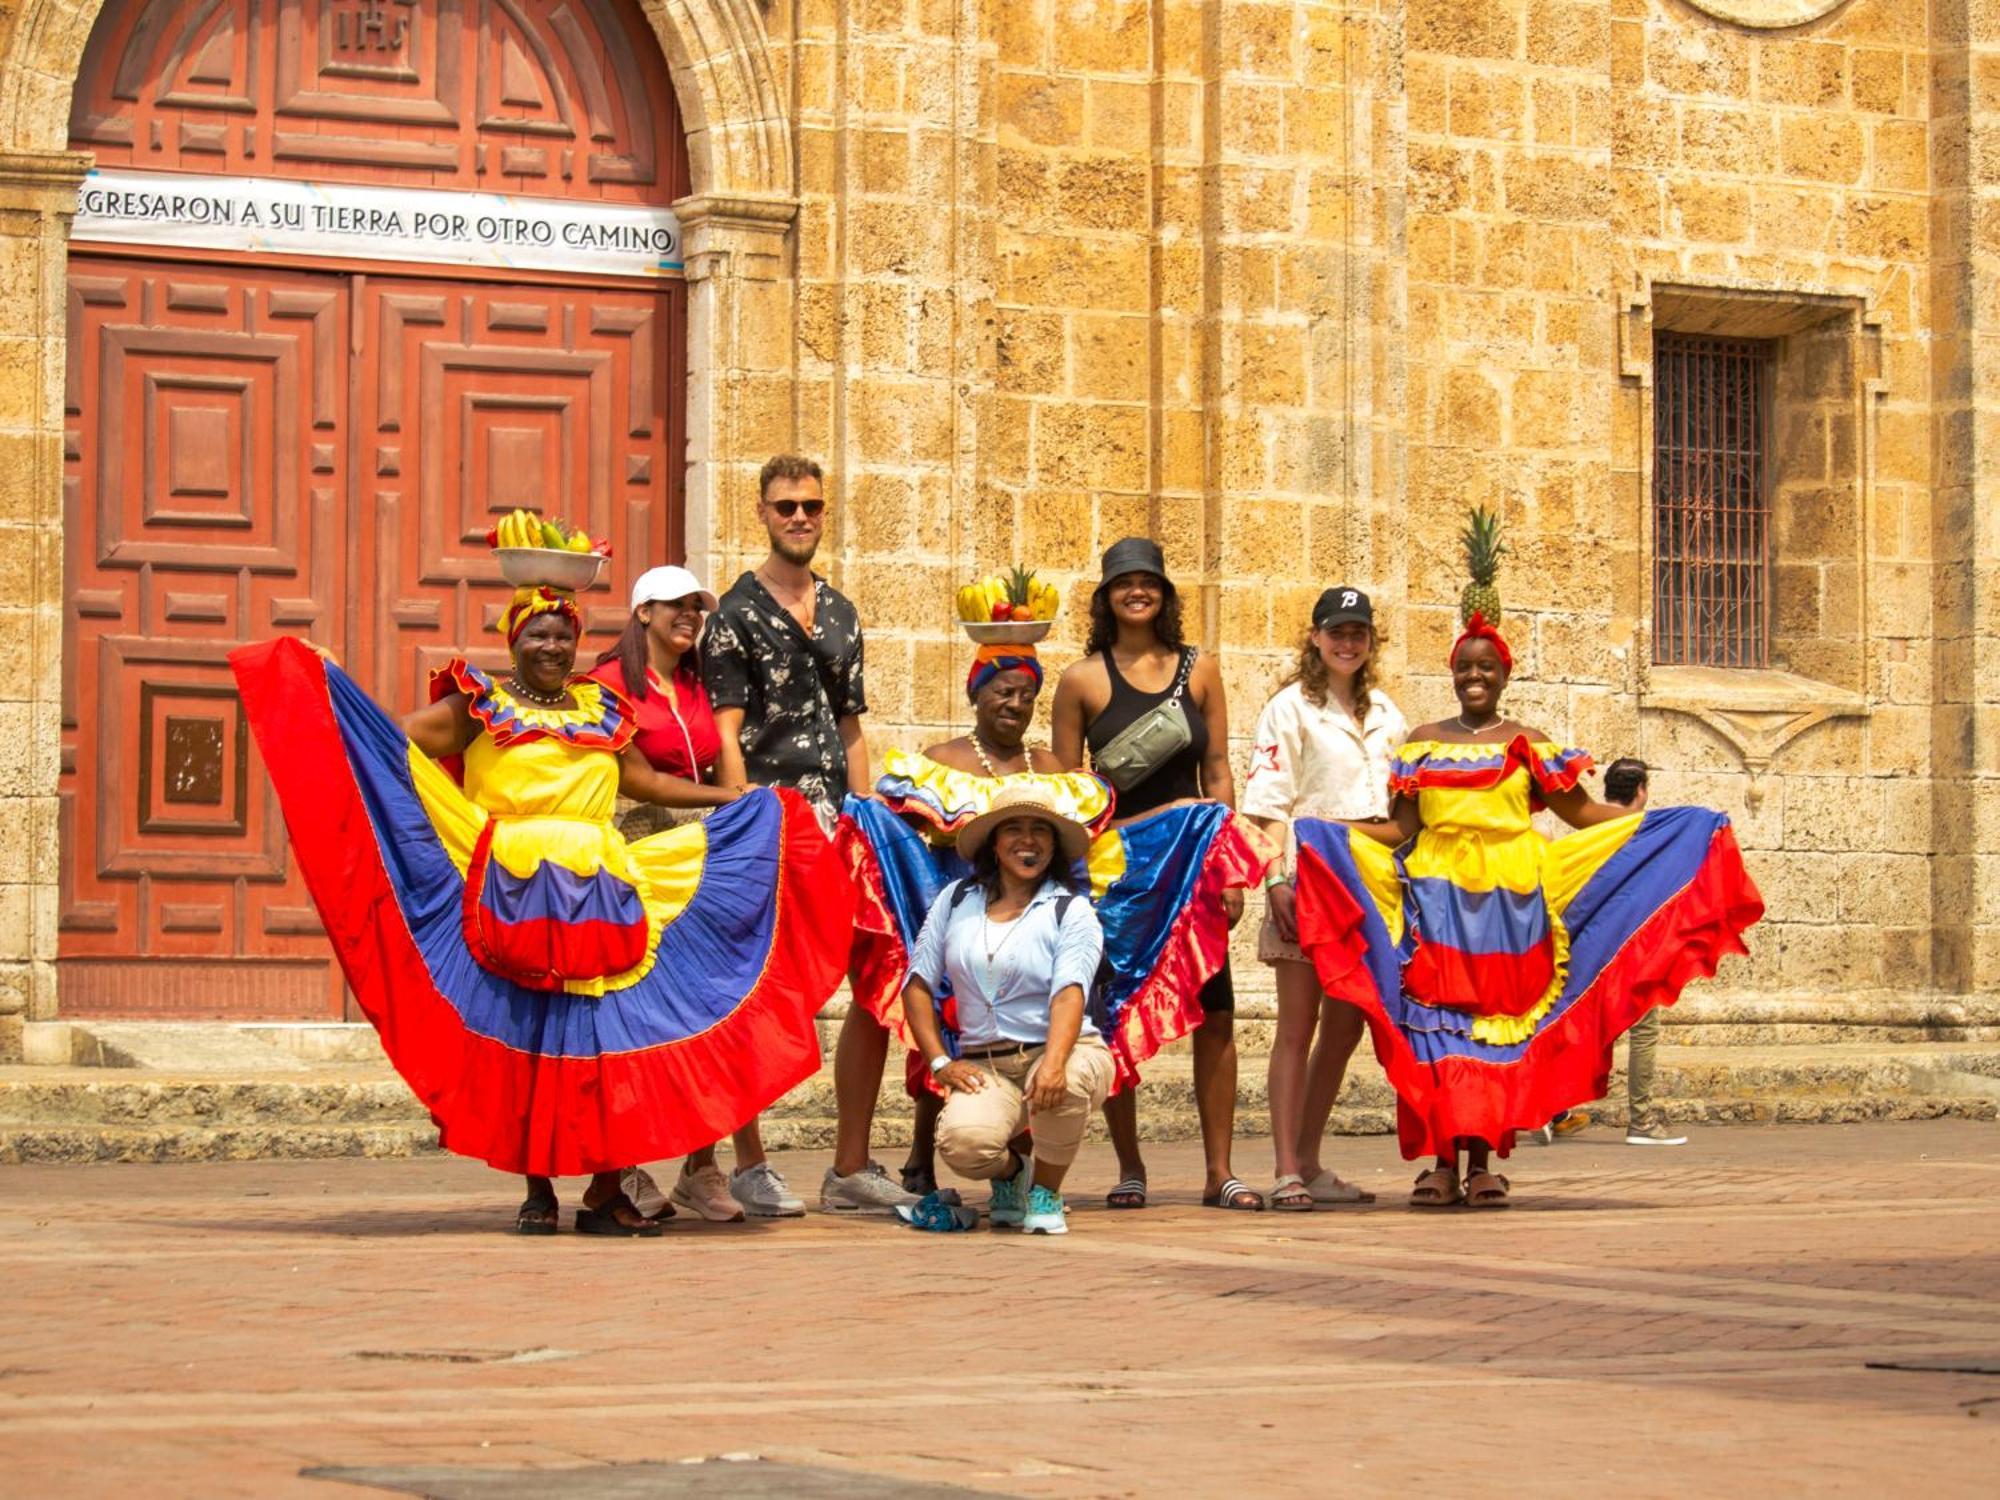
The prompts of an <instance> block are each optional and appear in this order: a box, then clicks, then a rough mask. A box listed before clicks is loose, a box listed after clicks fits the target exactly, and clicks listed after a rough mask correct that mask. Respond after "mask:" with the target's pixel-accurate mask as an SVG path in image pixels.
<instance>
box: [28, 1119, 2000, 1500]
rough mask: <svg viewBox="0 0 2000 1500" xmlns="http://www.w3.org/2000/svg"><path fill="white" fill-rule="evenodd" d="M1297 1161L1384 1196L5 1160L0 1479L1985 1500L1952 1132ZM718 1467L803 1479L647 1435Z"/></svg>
mask: <svg viewBox="0 0 2000 1500" xmlns="http://www.w3.org/2000/svg"><path fill="white" fill-rule="evenodd" d="M1339 1145H1340V1148H1341V1151H1340V1160H1341V1163H1342V1165H1343V1167H1344V1168H1346V1169H1348V1170H1349V1172H1350V1175H1358V1176H1360V1177H1362V1178H1363V1180H1365V1181H1366V1182H1368V1183H1369V1184H1370V1185H1371V1186H1374V1187H1375V1188H1377V1189H1378V1190H1379V1191H1380V1192H1381V1193H1382V1194H1383V1198H1384V1202H1383V1204H1382V1205H1379V1206H1377V1207H1375V1208H1373V1209H1366V1210H1342V1211H1338V1212H1323V1213H1318V1214H1314V1215H1312V1216H1310V1217H1293V1216H1280V1215H1276V1214H1264V1215H1261V1216H1250V1215H1235V1216H1229V1217H1224V1216H1223V1215H1221V1214H1217V1213H1213V1212H1209V1211H1205V1210H1202V1209H1199V1208H1197V1207H1196V1206H1195V1204H1194V1197H1193V1191H1192V1189H1193V1185H1194V1178H1195V1166H1196V1157H1195V1155H1194V1152H1193V1149H1192V1148H1191V1147H1190V1146H1186V1145H1179V1146H1165V1147H1156V1148H1154V1151H1153V1171H1154V1176H1155V1179H1156V1181H1157V1182H1158V1183H1159V1184H1161V1185H1162V1186H1163V1187H1164V1188H1165V1191H1164V1193H1162V1194H1161V1195H1160V1198H1161V1200H1162V1201H1158V1203H1157V1206H1156V1207H1154V1208H1153V1209H1151V1210H1149V1211H1147V1212H1145V1213H1139V1214H1111V1213H1107V1212H1104V1211H1102V1210H1096V1209H1091V1208H1090V1207H1088V1205H1087V1204H1086V1205H1085V1207H1084V1209H1083V1211H1080V1212H1077V1213H1075V1214H1074V1215H1073V1226H1074V1227H1073V1230H1072V1233H1071V1234H1070V1236H1069V1237H1068V1239H1067V1240H1063V1241H1051V1240H1035V1241H1027V1242H1024V1241H1022V1240H1020V1239H1017V1238H1014V1237H1011V1236H1003V1235H1000V1234H993V1233H989V1232H986V1231H984V1230H982V1231H981V1232H979V1233H977V1234H971V1235H961V1236H950V1237H947V1236H919V1235H917V1234H915V1233H912V1232H910V1231H907V1230H903V1229H900V1228H897V1227H894V1226H890V1225H884V1224H880V1223H872V1224H863V1223H853V1222H835V1221H832V1220H829V1219H827V1218H824V1217H822V1216H820V1215H818V1214H814V1215H812V1216H810V1217H808V1218H807V1219H806V1220H805V1221H803V1222H792V1223H789V1224H782V1225H776V1226H769V1227H748V1228H735V1227H716V1226H698V1225H691V1224H688V1223H686V1222H685V1221H680V1222H677V1223H675V1224H674V1225H672V1226H670V1228H669V1233H668V1235H667V1236H666V1238H665V1239H664V1240H663V1241H652V1242H646V1241H629V1242H614V1241H602V1240H589V1239H580V1238H577V1237H575V1236H572V1235H569V1234H567V1233H565V1234H564V1235H563V1236H562V1237H561V1238H559V1239H556V1240H542V1241H535V1240H522V1239H517V1238H514V1237H512V1236H510V1235H506V1234H502V1233H499V1232H498V1230H499V1227H500V1226H501V1225H502V1224H503V1223H504V1222H505V1220H506V1218H507V1216H508V1215H509V1213H510V1212H511V1210H512V1208H513V1205H514V1202H515V1201H516V1196H517V1195H516V1194H515V1192H514V1190H513V1187H512V1185H510V1184H509V1183H508V1182H506V1181H505V1180H504V1179H501V1178H499V1177H498V1176H496V1175H494V1174H491V1173H489V1172H486V1171H485V1170H484V1169H482V1168H479V1167H477V1166H473V1165H470V1164H467V1163H464V1162H461V1161H457V1160H452V1159H443V1158H430V1159H425V1160H419V1161H360V1160H356V1161H348V1160H342V1161H333V1162H281V1163H254V1164H242V1165H215V1166H160V1167H149V1166H123V1167H80V1168H69V1167H46V1168H19V1167H16V1168H8V1169H5V1170H4V1171H0V1196H3V1197H4V1200H5V1206H6V1211H5V1213H4V1215H0V1260H4V1263H5V1277H6V1281H7V1297H8V1301H9V1303H10V1305H11V1307H12V1309H13V1314H12V1319H11V1332H12V1334H13V1337H12V1338H11V1339H10V1341H9V1344H8V1347H7V1348H6V1349H5V1350H4V1351H0V1465H4V1468H0V1474H4V1475H5V1476H6V1477H5V1479H4V1480H0V1490H4V1491H5V1492H6V1493H8V1494H11V1495H18V1496H22V1497H28V1496H35V1497H41V1496H59V1495H62V1496H67V1495H87V1496H96V1495H112V1494H117V1495H127V1496H146V1497H151V1496H183V1495H185V1496H201V1497H222V1496H236V1495H242V1496H258V1497H267V1496H291V1495H299V1496H317V1497H321V1500H337V1497H339V1496H340V1495H342V1494H352V1495H355V1496H357V1497H358V1496H363V1495H367V1494H375V1493H382V1491H380V1490H376V1489H358V1488H351V1487H349V1486H348V1485H347V1484H345V1483H342V1482H339V1481H337V1480H328V1479H322V1478H309V1477H303V1476H302V1471H304V1470H309V1469H313V1468H315V1467H319V1466H334V1467H346V1468H362V1469H369V1470H374V1471H377V1472H376V1476H375V1477H377V1478H380V1479H385V1480H394V1479H395V1478H396V1477H397V1474H396V1472H395V1471H407V1470H414V1469H423V1470H427V1471H438V1470H446V1471H450V1470H462V1471H475V1470H477V1471H486V1472H484V1473H483V1474H481V1473H471V1474H460V1475H458V1476H457V1477H452V1476H451V1475H449V1474H447V1475H443V1476H438V1475H437V1474H435V1473H433V1477H432V1478H431V1479H429V1480H427V1481H423V1482H418V1481H417V1480H416V1479H413V1478H411V1477H410V1476H409V1475H407V1474H405V1475H404V1476H403V1478H404V1479H405V1481H406V1483H405V1484H404V1488H403V1489H402V1491H401V1492H403V1493H417V1494H426V1495H431V1494H435V1495H440V1496H451V1497H456V1496H460V1495H464V1496H468V1497H470V1496H478V1495H491V1496H495V1497H500V1496H507V1497H512V1496H516V1495H519V1496H528V1495H536V1494H547V1495H574V1496H580V1497H581V1496H593V1495H612V1494H616V1495H620V1496H625V1495H630V1496H652V1495H657V1496H678V1495H683V1494H689V1495H693V1494H700V1495H724V1494H746V1495H747V1494H758V1495H763V1494H788V1495H797V1496H805V1495H821V1494H827V1495H831V1494H836V1493H838V1494H852V1495H882V1496H887V1497H893V1496H898V1495H910V1494H919V1493H938V1492H939V1491H937V1490H936V1489H934V1488H933V1487H935V1486H940V1485H957V1486H962V1487H964V1488H965V1489H966V1490H969V1491H973V1492H978V1493H984V1494H993V1495H1022V1496H1086V1495H1090V1496H1096V1495H1159V1494H1171V1495H1174V1496H1176V1497H1192V1496H1205V1495H1226V1496H1239V1497H1240V1496H1251V1495H1257V1496H1262V1495H1294V1494H1331V1493H1348V1494H1405V1493H1410V1492H1412V1491H1416V1492H1420V1493H1423V1494H1425V1495H1426V1496H1443V1495H1482V1494H1494V1495H1498V1494H1514V1493H1534V1494H1542V1495H1547V1496H1550V1497H1551V1500H1556V1497H1562V1496H1567V1495H1574V1494H1584V1493H1591V1494H1616V1495H1618V1496H1620V1497H1621V1500H1630V1497H1634V1496H1644V1495H1704V1496H1707V1495H1779V1494H1802V1495H1803V1494H1811V1495H1845V1494H1856V1495H1862V1494H1866V1495H1879V1494H1881V1493H1883V1492H1884V1491H1885V1490H1887V1489H1889V1488H1890V1487H1891V1486H1893V1487H1894V1489H1895V1490H1896V1491H1897V1492H1898V1493H1902V1494H1907V1495H1911V1496H1919V1497H1922V1500H1938V1497H1944V1496H1955V1495H1972V1494H1975V1493H1982V1494H1990V1493H1991V1490H1990V1489H1988V1488H1986V1486H1987V1485H1989V1484H1990V1483H1991V1479H1992V1474H1993V1472H1994V1465H1995V1463H1996V1461H2000V1373H1995V1372H2000V1270H1997V1269H1996V1267H2000V1133H1996V1132H1995V1130H1994V1128H1993V1127H1992V1126H1991V1125H1990V1124H1976V1123H1969V1122H1961V1121H1938V1122H1932V1123H1924V1124H1883V1125H1859V1126H1822V1127H1791V1128H1786V1127H1751V1128H1739V1129H1709V1130H1704V1131H1702V1132H1701V1133H1700V1134H1699V1136H1698V1137H1697V1138H1696V1140H1695V1142H1694V1144H1693V1145H1692V1146H1690V1147H1689V1148H1687V1149H1685V1150H1680V1151H1640V1150H1634V1149H1631V1148H1627V1147H1625V1146H1623V1145H1622V1144H1619V1143H1617V1142H1616V1141H1615V1140H1614V1139H1613V1138H1612V1137H1610V1136H1609V1135H1608V1134H1607V1135H1606V1136H1604V1137H1603V1138H1602V1139H1599V1140H1592V1139H1591V1138H1589V1137H1588V1136H1586V1137H1584V1138H1583V1139H1582V1140H1580V1141H1570V1142H1563V1143H1560V1144H1558V1145H1556V1146H1555V1147H1552V1148H1548V1149H1539V1150H1538V1149H1531V1148H1523V1150H1522V1151H1521V1152H1520V1153H1519V1154H1517V1156H1516V1157H1515V1158H1514V1162H1513V1168H1512V1172H1513V1176H1514V1178H1515V1182H1516V1189H1517V1193H1518V1195H1519V1200H1520V1201H1519V1202H1518V1203H1517V1205H1516V1206H1515V1207H1514V1208H1513V1209H1511V1210H1509V1211H1507V1212H1505V1213H1502V1214H1495V1215H1474V1214H1469V1213H1465V1212H1453V1213H1447V1214H1444V1215H1439V1216H1430V1217H1426V1216H1420V1215H1418V1214H1414V1213H1411V1212H1409V1211H1407V1210H1405V1209H1404V1208H1403V1207H1401V1204H1400V1197H1401V1192H1400V1190H1401V1189H1402V1188H1403V1187H1404V1186H1405V1185H1406V1183H1407V1180H1408V1175H1409V1174H1408V1172H1407V1171H1406V1169H1405V1168H1404V1167H1403V1165H1402V1164H1401V1163H1400V1162H1399V1161H1397V1160H1396V1158H1395V1155H1394V1150H1393V1147H1392V1145H1391V1143H1390V1142H1389V1141H1388V1140H1386V1139H1381V1138H1369V1139H1364V1140H1351V1141H1342V1142H1340V1143H1339ZM1264 1150H1265V1145H1264V1143H1263V1142H1247V1143H1245V1144H1244V1146H1243V1147H1242V1151H1241V1154H1240V1155H1239V1158H1238V1162H1239V1167H1243V1166H1247V1165H1248V1164H1250V1163H1252V1162H1260V1163H1261V1161H1262V1158H1263V1153H1264ZM781 1164H782V1165H783V1166H784V1167H785V1168H786V1169H787V1170H788V1171H789V1172H790V1173H791V1175H792V1177H793V1180H794V1182H795V1183H796V1184H797V1185H798V1186H800V1187H801V1188H804V1187H807V1186H808V1185H809V1184H810V1185H813V1186H815V1187H816V1184H817V1178H818V1173H819V1171H820V1170H821V1168H822V1167H823V1166H824V1161H823V1159H822V1158H820V1157H818V1156H816V1155H810V1154H808V1155H792V1156H787V1157H785V1158H783V1159H782V1162H781ZM1110 1167H1111V1162H1110V1159H1109V1156H1108V1153H1106V1152H1105V1151H1104V1149H1103V1148H1102V1147H1096V1146H1093V1147H1090V1148H1088V1149H1087V1152H1086V1155H1085V1157H1084V1159H1083V1161H1082V1163H1081V1164H1080V1166H1079V1168H1078V1175H1077V1182H1078V1185H1079V1186H1080V1187H1085V1188H1094V1189H1098V1190H1100V1191H1101V1189H1102V1187H1103V1186H1104V1185H1105V1183H1106V1181H1107V1180H1108V1178H1109V1176H1110ZM1246 1175H1247V1174H1246ZM1258 1175H1259V1177H1260V1179H1261V1177H1262V1175H1263V1174H1261V1173H1260V1174H1258ZM565 1186H566V1187H567V1188H569V1190H570V1192H571V1193H572V1194H574V1192H575V1191H576V1190H577V1187H578V1186H579V1185H578V1184H565ZM808 1196H809V1197H810V1196H811V1194H810V1193H809V1194H808ZM565 1221H567V1208H566V1211H565ZM1871 1362H1877V1363H1881V1362H1887V1363H1892V1364H1899V1365H1903V1366H1906V1367H1923V1366H1936V1365H1945V1366H1950V1365H1959V1366H1965V1365H1972V1366H1979V1365H1984V1366H1985V1369H1986V1373H1983V1374H1982V1373H1977V1372H1972V1373H1951V1372H1948V1371H1936V1370H1926V1369H1923V1368H1904V1369H1896V1370H1889V1369H1871V1368H1869V1365H1870V1363H1871ZM723 1454H737V1455H743V1454H754V1455H756V1456H758V1457H760V1458H762V1459H764V1460H768V1461H770V1463H771V1464H783V1465H798V1466H803V1467H804V1469H805V1470H806V1471H807V1472H805V1473H803V1474H795V1473H792V1472H790V1471H779V1470H776V1469H774V1468H772V1467H770V1466H769V1465H767V1464H747V1463H737V1464H732V1465H729V1466H727V1467H724V1466H720V1465H714V1466H706V1467H702V1468H699V1469H697V1468H691V1467H687V1466H683V1465H678V1464H675V1463H674V1461H676V1460H688V1459H699V1458H704V1457H714V1456H718V1455H723ZM648 1461H664V1466H663V1467H660V1468H648V1469H642V1470H625V1471H617V1470H606V1469H603V1468H601V1467H598V1466H602V1465H607V1464H621V1463H622V1464H636V1463H644V1462H648ZM522 1470H541V1471H548V1470H569V1471H571V1472H570V1473H568V1474H566V1475H553V1474H550V1473H547V1472H542V1473H535V1474H530V1475H526V1476H521V1475H520V1474H519V1471H522ZM383 1471H388V1472H383ZM510 1473H511V1474H512V1475H513V1476H514V1477H512V1478H509V1477H508V1476H509V1474H510ZM843 1475H845V1476H847V1480H846V1482H845V1483H844V1484H843V1483H842V1476H843ZM1529 1485H1532V1486H1533V1488H1532V1489H1528V1488H1526V1487H1527V1486H1529Z"/></svg>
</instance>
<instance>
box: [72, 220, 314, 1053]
mask: <svg viewBox="0 0 2000 1500" xmlns="http://www.w3.org/2000/svg"><path fill="white" fill-rule="evenodd" d="M348 318H349V308H348V286H347V283H346V281H345V279H344V278H340V277H330V276H314V275H310V274H305V273H288V272H269V271H246V270H241V269H233V268H232V269H230V270H227V271H223V270H220V269H215V268H196V267H190V266H170V265H149V264H147V263H144V262H139V261H118V260H109V259H105V260H97V259H85V258H81V257H79V258H75V259H73V260H72V261H71V263H70V276H69V348H70V361H69V375H68V394H67V408H68V421H67V435H66V443H65V455H64V456H65V474H64V483H65V487H66V490H67V497H66V502H67V509H68V514H69V517H70V519H71V523H72V524H71V525H69V526H68V527H67V528H66V530H65V542H66V549H67V557H66V559H65V566H66V571H67V575H68V577H67V583H68V595H69V605H70V607H69V609H68V611H67V612H66V615H65V631H66V634H67V639H66V640H65V641H64V645H63V658H64V660H65V662H66V663H68V664H69V665H70V670H69V672H68V674H67V676H66V680H65V683H64V689H65V691H64V702H63V729H62V752H61V753H62V778H61V793H62V795H61V803H60V807H61V817H62V818H63V821H64V828H63V844H64V847H65V849H66V850H67V851H68V854H69V857H68V858H66V859H65V860H64V862H63V884H62V909H61V913H60V926H61V931H62V949H61V951H62V954H63V957H64V959H65V960H66V962H65V964H64V970H63V986H64V989H63V999H64V1006H65V1009H66V1010H71V1011H73V1012H75V1013H78V1014H88V1013H90V1012H92V1011H101V1010H107V1009H108V1010H117V1011H120V1012H124V1013H141V1014H144V1013H154V1014H163V1015H166V1014H187V1013H190V1012H195V1011H211V1010H215V1009H221V1010H225V1011H234V1012H236V1013H244V1014H258V1013H264V1014H290V1015H301V1014H322V1015H323V1014H326V1013H327V1011H328V1009H329V1007H330V1005H331V1004H333V1003H334V1001H335V1000H336V999H337V996H338V990H337V988H335V987H332V984H331V980H330V978H329V974H328V969H327V963H326V947H325V942H324V940H323V939H322V938H320V937H319V936H318V933H319V930H320V929H319V922H318V919H317V917H316V916H315V915H314V913H313V910H312V907H311V904H310V903H309V902H308V900H307V898H306V895H305V892H304V889H303V887H302V886H301V884H300V883H299V881H298V879H297V877H296V876H295V875H294V874H293V873H292V872H291V869H290V860H289V858H288V856H287V853H286V847H285V837H284V827H283V824H282V821H281V820H280V817H279V814H278V809H277V805H276V802H275V800H274V799H273V796H272V793H271V790H270V786H269V782H268V779H267V778H266V777H265V776H264V774H263V771H262V768H261V767H260V766H258V765H257V764H256V762H255V755H254V753H253V750H252V748H251V743H250V737H249V732H248V729H247V727H246V725H245V723H244V718H243V713H242V709H241V707H240V706H239V705H238V703H237V701H236V690H235V684H234V682H233V681H232V679H231V677H230V674H229V668H228V663H227V660H226V657H227V653H228V652H229V651H230V649H231V648H232V647H234V646H236V645H237V644H239V643H241V642H243V641H246V640H255V639H258V638H261V637H266V636H271V635H276V634H281V633H282V634H302V635H308V636H313V637H316V638H320V639H329V638H337V637H330V636H329V634H328V632H330V631H334V630H337V628H338V625H339V622H340V620H341V617H342V615H343V614H344V613H345V611H344V610H342V609H341V607H340V603H339V601H340V600H341V599H342V598H343V597H344V596H345V595H346V594H347V592H348V589H349V579H350V574H349V571H348V570H349V559H348V556H347V550H346V540H347V536H348V530H349V527H348V514H349V499H348V482H347V465H348V397H349V392H348V378H347V377H348V370H347V357H346V345H347V338H348ZM159 959H173V960H176V962H173V963H167V964H161V963H158V962H154V961H155V960H159ZM246 959H254V960H256V962H254V963H251V964H246V963H244V962H243V961H244V960H246Z"/></svg>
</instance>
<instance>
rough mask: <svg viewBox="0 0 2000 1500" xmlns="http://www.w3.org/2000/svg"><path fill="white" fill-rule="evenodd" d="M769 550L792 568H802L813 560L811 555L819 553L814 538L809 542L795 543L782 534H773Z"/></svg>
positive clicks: (817, 544)
mask: <svg viewBox="0 0 2000 1500" xmlns="http://www.w3.org/2000/svg"><path fill="white" fill-rule="evenodd" d="M771 550H772V551H773V552H775V553H777V554H778V556H780V557H782V558H783V559H784V560H785V561H786V562H788V563H791V564H792V565H793V566H794V567H799V568H803V567H804V566H805V565H806V564H807V563H809V562H811V561H812V560H813V554H814V553H815V552H817V551H819V538H818V537H814V538H813V539H812V540H811V541H809V542H795V541H793V540H791V538H789V537H787V536H785V535H783V534H782V533H779V532H773V533H772V535H771Z"/></svg>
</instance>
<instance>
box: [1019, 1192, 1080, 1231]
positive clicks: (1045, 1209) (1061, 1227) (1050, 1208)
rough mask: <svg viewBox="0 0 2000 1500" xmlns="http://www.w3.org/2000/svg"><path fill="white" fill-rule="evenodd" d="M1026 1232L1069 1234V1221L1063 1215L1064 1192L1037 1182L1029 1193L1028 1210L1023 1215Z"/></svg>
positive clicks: (1023, 1229)
mask: <svg viewBox="0 0 2000 1500" xmlns="http://www.w3.org/2000/svg"><path fill="white" fill-rule="evenodd" d="M1021 1232H1022V1233H1024V1234H1068V1233H1069V1221H1068V1220H1067V1219H1065V1218H1064V1217H1063V1200H1062V1194H1061V1193H1059V1192H1057V1191H1056V1190H1055V1189H1054V1188H1045V1187H1042V1186H1041V1185H1039V1184H1037V1185H1036V1186H1035V1188H1034V1189H1033V1191H1031V1192H1030V1193H1029V1194H1028V1211H1027V1213H1025V1214H1023V1215H1022V1216H1021Z"/></svg>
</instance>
